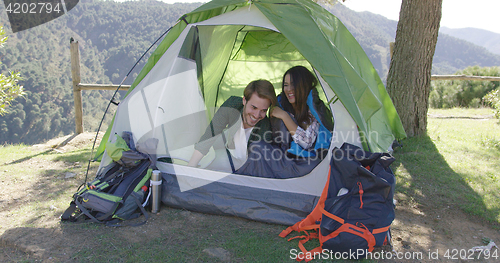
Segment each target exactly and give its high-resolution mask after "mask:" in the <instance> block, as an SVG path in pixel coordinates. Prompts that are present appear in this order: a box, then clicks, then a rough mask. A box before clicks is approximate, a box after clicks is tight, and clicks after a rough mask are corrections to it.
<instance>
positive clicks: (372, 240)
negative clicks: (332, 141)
mask: <svg viewBox="0 0 500 263" xmlns="http://www.w3.org/2000/svg"><path fill="white" fill-rule="evenodd" d="M394 160H395V159H394V157H392V156H391V155H390V154H388V153H371V152H367V151H363V150H362V149H361V148H359V147H357V146H354V145H351V144H347V143H344V145H342V147H341V148H340V149H339V148H335V149H334V150H333V151H332V159H331V162H330V171H329V176H328V180H327V183H326V185H325V188H324V189H323V192H322V194H321V197H320V199H319V201H318V203H317V204H316V206H315V208H314V209H313V211H312V212H311V214H309V215H308V216H307V217H306V218H305V219H303V220H302V221H299V222H297V223H296V224H295V225H293V226H291V227H288V228H287V229H285V230H283V232H282V233H281V234H280V236H281V237H286V236H287V235H288V234H290V233H291V232H292V231H298V232H303V233H304V235H301V236H296V237H292V238H290V239H289V240H292V239H297V238H298V239H300V240H299V248H300V250H301V252H299V253H297V257H296V259H297V260H298V261H302V260H304V259H305V260H306V261H310V260H311V259H314V258H316V257H315V255H338V256H341V258H342V259H360V258H364V257H366V256H367V254H368V252H372V251H373V248H374V247H380V246H383V245H387V244H389V243H390V231H389V228H390V225H391V224H392V221H393V220H394V217H395V214H394V203H393V197H394V189H395V177H394V174H393V173H392V171H391V169H390V167H389V165H390V164H391V163H392V162H394ZM312 238H318V239H319V242H320V247H317V248H315V249H312V250H311V251H307V250H306V248H305V247H304V243H305V242H307V241H309V240H310V239H312ZM325 253H326V254H325ZM353 255H354V257H353ZM344 256H347V258H345V257H344ZM339 259H340V258H339Z"/></svg>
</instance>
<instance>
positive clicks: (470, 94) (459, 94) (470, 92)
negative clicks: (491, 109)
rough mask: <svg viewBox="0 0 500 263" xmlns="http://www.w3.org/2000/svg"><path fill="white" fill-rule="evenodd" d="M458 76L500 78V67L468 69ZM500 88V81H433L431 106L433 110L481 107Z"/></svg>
mask: <svg viewBox="0 0 500 263" xmlns="http://www.w3.org/2000/svg"><path fill="white" fill-rule="evenodd" d="M455 74H456V75H468V76H493V77H498V76H500V67H483V68H480V67H479V66H474V67H468V68H466V69H464V70H462V71H457V72H456V73H455ZM498 87H499V81H472V80H446V81H433V82H432V85H431V93H430V96H429V105H430V106H431V107H433V108H452V107H480V106H481V105H483V104H485V102H484V100H483V98H484V96H485V95H486V94H488V92H491V91H492V90H495V89H497V88H498Z"/></svg>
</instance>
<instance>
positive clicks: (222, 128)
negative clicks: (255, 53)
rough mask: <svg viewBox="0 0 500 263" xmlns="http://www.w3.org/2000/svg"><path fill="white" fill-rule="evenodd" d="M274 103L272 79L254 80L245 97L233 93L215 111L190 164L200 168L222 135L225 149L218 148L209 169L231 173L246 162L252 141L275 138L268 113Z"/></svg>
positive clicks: (274, 95) (196, 146)
mask: <svg viewBox="0 0 500 263" xmlns="http://www.w3.org/2000/svg"><path fill="white" fill-rule="evenodd" d="M274 105H276V92H275V91H274V87H273V85H272V84H271V83H270V82H269V81H267V80H255V81H252V82H250V83H249V84H248V85H247V86H246V88H245V90H244V91H243V98H241V97H236V96H231V97H230V98H229V99H227V100H226V101H225V102H224V103H223V104H222V105H221V107H220V109H219V110H218V111H217V112H216V113H215V115H214V117H213V119H212V121H211V122H210V125H209V126H208V127H207V129H206V131H205V133H204V134H203V135H202V136H201V138H200V141H199V142H198V143H197V144H195V147H194V148H195V151H194V153H193V155H192V156H191V160H190V161H189V164H188V165H189V166H193V167H196V166H197V165H198V163H199V162H200V160H201V159H202V158H203V156H205V155H206V154H207V153H208V151H209V150H210V147H212V146H213V145H214V143H215V142H216V140H217V139H218V138H219V137H221V136H222V140H223V143H224V148H225V149H222V150H221V149H219V150H217V149H216V158H215V160H214V161H213V162H212V163H211V164H210V165H209V166H208V167H207V169H211V170H218V171H227V172H231V171H233V169H238V167H240V166H241V165H243V163H244V162H245V161H246V158H247V149H248V145H249V144H250V143H252V142H256V141H259V140H265V141H267V142H270V141H271V140H272V133H271V124H270V122H269V118H268V117H267V116H266V113H267V110H268V109H269V107H271V106H274ZM224 152H225V153H224Z"/></svg>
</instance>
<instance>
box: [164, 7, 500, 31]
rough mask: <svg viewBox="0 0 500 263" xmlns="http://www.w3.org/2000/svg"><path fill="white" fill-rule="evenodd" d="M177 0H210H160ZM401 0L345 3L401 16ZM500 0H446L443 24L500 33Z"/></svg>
mask: <svg viewBox="0 0 500 263" xmlns="http://www.w3.org/2000/svg"><path fill="white" fill-rule="evenodd" d="M160 1H163V2H167V3H175V2H208V1H207V0H160ZM401 1H402V0H346V1H345V2H344V3H343V4H344V5H346V6H347V7H348V8H349V9H352V10H354V11H358V12H361V11H369V12H372V13H375V14H379V15H382V16H385V17H387V18H389V19H391V20H399V10H400V9H401ZM499 12H500V0H474V1H472V0H443V10H442V17H441V24H440V25H441V26H443V27H448V28H466V27H474V28H481V29H485V30H488V31H492V32H495V33H499V34H500V22H499V21H498V13H499Z"/></svg>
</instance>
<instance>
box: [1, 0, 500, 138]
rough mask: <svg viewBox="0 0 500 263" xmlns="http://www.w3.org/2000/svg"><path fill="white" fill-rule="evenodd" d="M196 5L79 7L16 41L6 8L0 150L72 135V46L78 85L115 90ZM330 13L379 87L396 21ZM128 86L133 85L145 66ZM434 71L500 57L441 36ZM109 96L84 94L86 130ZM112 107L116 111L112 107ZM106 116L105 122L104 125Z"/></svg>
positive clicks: (499, 61) (88, 1)
mask: <svg viewBox="0 0 500 263" xmlns="http://www.w3.org/2000/svg"><path fill="white" fill-rule="evenodd" d="M199 5H201V3H193V4H188V3H182V4H166V3H163V2H157V1H154V0H147V1H133V2H123V3H115V2H112V1H92V0H83V1H80V2H79V4H78V5H77V6H76V7H75V8H73V9H72V10H71V11H69V12H68V14H66V15H64V16H62V17H59V18H58V19H55V20H53V21H51V22H49V23H46V24H43V25H40V26H37V27H35V28H32V29H28V30H25V31H21V32H18V33H15V34H13V33H12V31H11V30H10V28H9V25H8V24H9V23H8V19H7V16H6V13H5V11H4V6H3V5H2V6H1V7H0V23H1V24H3V25H4V27H5V29H6V32H7V36H8V37H9V39H8V40H7V44H6V45H5V46H4V47H3V48H1V49H0V61H2V62H3V64H1V66H0V70H1V72H2V73H5V72H8V71H12V70H18V71H20V72H21V74H22V77H23V80H22V81H21V82H20V84H21V85H23V86H24V88H25V90H26V91H27V95H26V96H25V97H23V98H18V99H16V101H15V102H14V103H13V104H12V106H11V107H9V108H8V110H9V111H10V112H9V113H8V114H6V115H4V116H0V143H27V144H33V143H39V142H43V141H45V140H47V139H50V138H53V137H56V136H61V135H67V134H70V133H72V132H73V131H74V129H75V126H74V125H75V124H74V108H73V92H72V80H71V66H70V52H69V43H70V38H74V39H75V40H76V41H78V42H79V45H80V64H81V76H82V80H81V82H82V83H107V84H109V83H113V84H119V83H120V82H121V81H122V80H123V78H124V77H125V76H126V74H127V73H128V72H129V71H130V69H131V67H132V66H133V65H134V64H135V62H136V61H137V59H138V58H139V57H140V56H141V55H142V54H143V52H144V51H145V50H146V49H147V48H148V47H149V46H150V45H151V44H152V43H153V42H154V41H155V40H156V39H157V38H158V37H159V36H160V35H161V34H162V33H164V32H165V31H166V30H167V29H168V28H169V27H170V26H171V25H173V24H174V23H175V22H176V20H177V19H178V18H179V17H180V16H181V15H183V14H185V13H187V12H189V11H192V10H193V9H195V8H196V7H198V6H199ZM331 11H332V12H333V13H334V14H335V15H337V16H338V17H339V19H340V20H341V21H342V22H343V23H344V24H345V25H346V26H347V28H348V29H349V30H350V31H351V33H352V34H353V35H354V37H355V38H356V39H357V40H358V41H359V43H360V44H361V46H362V47H363V49H364V50H365V52H366V53H367V54H368V56H369V58H370V59H371V61H372V63H373V64H374V66H375V68H376V69H377V71H378V72H379V74H380V76H381V78H382V80H383V81H385V77H386V75H387V71H388V69H389V62H390V56H389V42H391V41H393V40H394V36H395V32H396V26H397V23H396V21H391V20H388V19H386V18H384V17H381V16H378V15H374V14H371V13H367V12H363V13H357V12H354V11H351V10H349V9H347V8H345V7H344V6H342V5H340V4H339V5H336V6H335V7H334V8H333V9H331ZM148 56H149V55H146V57H145V58H144V59H143V60H142V61H141V63H139V65H138V66H137V67H136V69H135V70H134V71H133V72H132V73H131V74H130V76H129V77H128V78H127V80H126V82H125V84H131V83H132V82H133V80H134V78H135V76H136V75H137V73H138V72H139V71H140V69H141V68H142V66H143V65H144V63H145V61H146V59H147V57H148ZM435 62H436V63H435V65H434V68H433V71H434V72H436V73H441V74H445V73H446V74H451V73H454V72H455V71H457V70H459V69H464V68H465V67H467V66H473V65H479V66H493V65H500V57H499V56H497V55H493V54H491V53H489V52H487V51H486V50H485V49H484V48H480V47H478V46H475V45H473V44H470V43H468V42H465V41H462V40H458V39H455V38H452V37H448V36H445V35H440V38H439V41H438V48H437V50H436V55H435ZM112 93H113V92H111V91H91V92H90V91H84V92H83V106H84V129H85V130H86V131H94V130H96V129H97V127H98V125H99V122H100V120H101V117H102V113H103V111H104V109H105V107H106V106H107V104H108V101H109V99H110V98H111V96H112ZM113 107H114V106H113ZM110 119H111V116H107V121H106V122H105V123H109V121H110Z"/></svg>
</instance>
